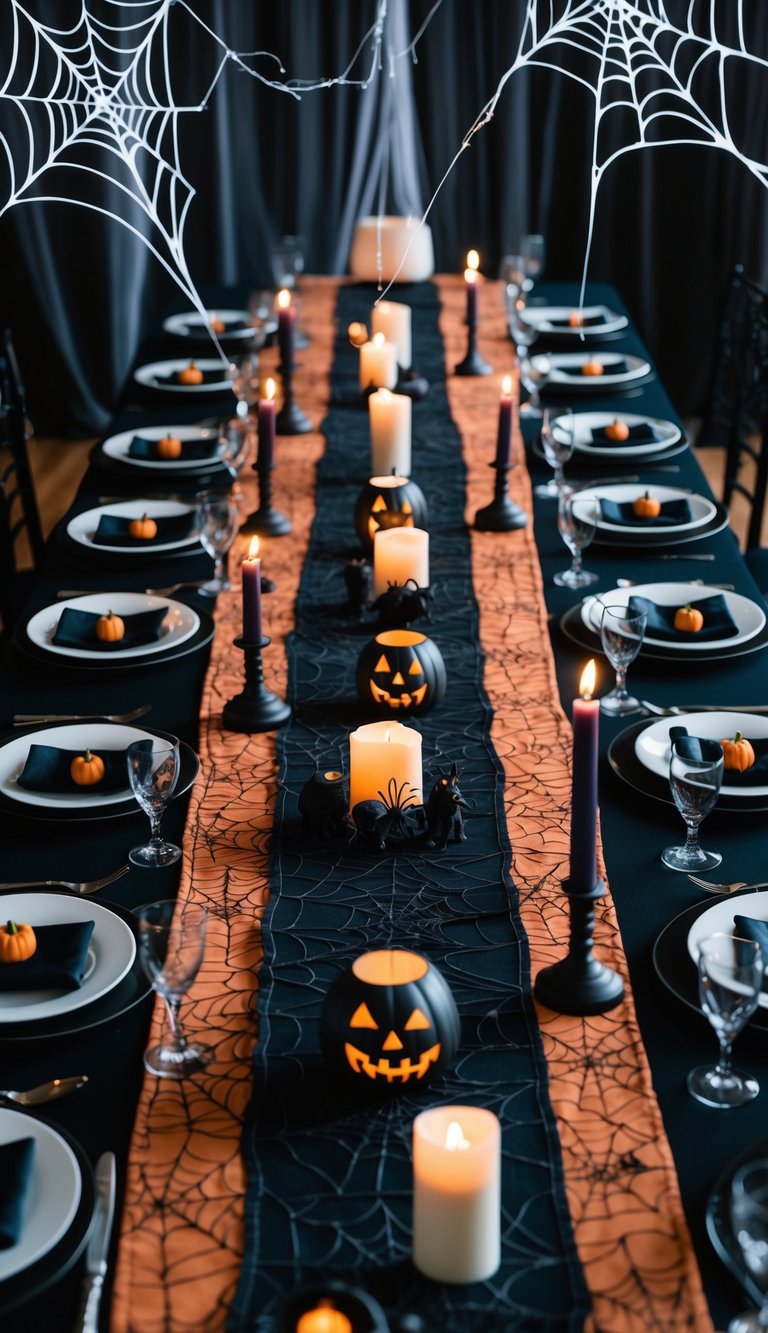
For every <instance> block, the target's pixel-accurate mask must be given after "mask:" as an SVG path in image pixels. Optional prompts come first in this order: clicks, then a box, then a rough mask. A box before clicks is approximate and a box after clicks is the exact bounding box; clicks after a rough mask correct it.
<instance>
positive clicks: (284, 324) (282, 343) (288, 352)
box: [277, 287, 296, 370]
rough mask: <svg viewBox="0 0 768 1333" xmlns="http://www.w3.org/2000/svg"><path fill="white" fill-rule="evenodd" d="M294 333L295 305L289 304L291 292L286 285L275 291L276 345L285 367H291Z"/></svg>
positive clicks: (289, 368) (288, 368)
mask: <svg viewBox="0 0 768 1333" xmlns="http://www.w3.org/2000/svg"><path fill="white" fill-rule="evenodd" d="M295 333H296V307H295V306H294V305H291V293H290V292H289V291H288V288H287V287H283V289H282V291H279V292H278V293H277V345H278V347H279V349H280V361H281V362H282V365H283V366H284V367H285V368H286V369H287V370H291V369H293V347H294V336H295Z"/></svg>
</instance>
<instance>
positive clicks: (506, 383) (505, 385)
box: [501, 375, 512, 398]
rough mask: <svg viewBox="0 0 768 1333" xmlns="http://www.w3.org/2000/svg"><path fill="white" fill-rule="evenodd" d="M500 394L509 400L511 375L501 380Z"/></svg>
mask: <svg viewBox="0 0 768 1333" xmlns="http://www.w3.org/2000/svg"><path fill="white" fill-rule="evenodd" d="M501 392H502V393H503V394H505V395H506V396H507V398H509V396H510V394H511V392H512V376H511V375H505V376H504V378H503V380H502V381H501Z"/></svg>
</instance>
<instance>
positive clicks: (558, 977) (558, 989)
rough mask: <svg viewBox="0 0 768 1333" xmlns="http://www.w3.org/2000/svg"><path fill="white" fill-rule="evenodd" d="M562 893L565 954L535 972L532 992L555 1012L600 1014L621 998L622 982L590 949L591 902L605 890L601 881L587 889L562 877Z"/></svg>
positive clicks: (593, 911) (593, 908) (596, 881)
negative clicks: (566, 917) (566, 918)
mask: <svg viewBox="0 0 768 1333" xmlns="http://www.w3.org/2000/svg"><path fill="white" fill-rule="evenodd" d="M563 892H564V893H565V894H566V896H567V897H568V898H569V899H570V904H571V938H570V943H569V945H568V954H567V956H566V957H565V958H563V959H561V961H560V962H559V963H553V964H552V966H551V967H545V968H543V969H542V971H541V972H539V975H538V976H537V978H536V983H535V985H534V988H533V993H534V995H535V996H536V999H537V1000H538V1001H539V1002H540V1003H541V1004H544V1005H546V1007H547V1008H548V1009H554V1010H555V1011H556V1012H557V1013H561V1014H602V1013H605V1011H606V1010H607V1009H613V1008H615V1006H616V1005H617V1004H620V1003H621V1001H622V1000H623V998H624V982H623V981H622V979H621V977H620V976H619V974H618V972H614V971H612V969H611V968H610V967H606V966H605V965H604V964H603V963H599V962H598V960H597V959H596V958H595V956H594V954H593V952H592V946H593V943H594V940H593V933H594V928H595V903H596V902H597V899H598V898H602V896H603V894H604V893H605V884H604V883H603V881H602V880H601V879H596V880H595V883H594V884H593V885H592V888H591V889H585V888H583V887H582V886H581V885H577V884H574V882H573V880H572V879H566V880H563Z"/></svg>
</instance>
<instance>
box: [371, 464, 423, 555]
mask: <svg viewBox="0 0 768 1333" xmlns="http://www.w3.org/2000/svg"><path fill="white" fill-rule="evenodd" d="M426 526H427V502H426V500H425V498H424V493H423V491H422V490H421V489H420V487H418V486H417V485H416V483H415V481H411V480H410V479H409V478H408V477H371V480H370V481H369V482H367V483H366V485H365V486H364V487H363V489H362V491H361V492H360V495H359V496H358V499H357V504H356V505H355V527H356V528H357V535H358V537H359V538H360V541H361V542H362V544H363V548H364V550H365V551H367V552H368V554H370V552H371V551H372V550H373V539H374V537H375V536H376V533H377V532H379V531H380V530H381V531H386V530H387V529H388V528H403V527H406V528H426Z"/></svg>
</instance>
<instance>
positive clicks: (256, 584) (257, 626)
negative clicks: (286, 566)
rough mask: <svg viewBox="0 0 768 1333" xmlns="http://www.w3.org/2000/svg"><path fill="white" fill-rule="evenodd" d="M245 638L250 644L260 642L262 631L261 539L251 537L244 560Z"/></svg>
mask: <svg viewBox="0 0 768 1333" xmlns="http://www.w3.org/2000/svg"><path fill="white" fill-rule="evenodd" d="M242 575H243V639H244V640H245V642H246V643H248V644H254V643H255V644H260V643H261V639H262V633H261V560H260V559H259V539H258V537H252V538H251V544H250V546H249V547H248V554H247V556H246V558H245V560H244V561H243V568H242Z"/></svg>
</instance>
